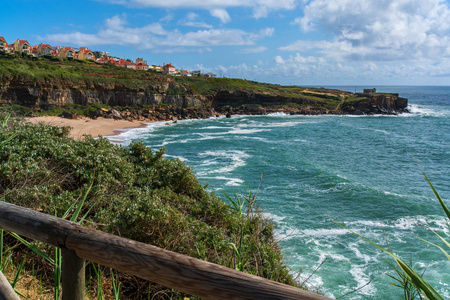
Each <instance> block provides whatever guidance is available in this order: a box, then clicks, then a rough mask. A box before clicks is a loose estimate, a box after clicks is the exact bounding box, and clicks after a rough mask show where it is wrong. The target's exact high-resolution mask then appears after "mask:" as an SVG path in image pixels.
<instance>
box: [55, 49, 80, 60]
mask: <svg viewBox="0 0 450 300" xmlns="http://www.w3.org/2000/svg"><path fill="white" fill-rule="evenodd" d="M59 57H63V58H77V57H76V54H75V50H73V48H72V47H62V48H61V49H59Z"/></svg>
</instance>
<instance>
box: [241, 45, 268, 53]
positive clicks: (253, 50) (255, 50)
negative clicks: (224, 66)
mask: <svg viewBox="0 0 450 300" xmlns="http://www.w3.org/2000/svg"><path fill="white" fill-rule="evenodd" d="M265 51H267V47H264V46H259V47H253V48H245V49H242V50H241V51H240V53H243V54H252V53H261V52H265Z"/></svg>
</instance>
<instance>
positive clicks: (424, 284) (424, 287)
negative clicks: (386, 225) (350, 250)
mask: <svg viewBox="0 0 450 300" xmlns="http://www.w3.org/2000/svg"><path fill="white" fill-rule="evenodd" d="M423 175H424V176H425V179H426V180H427V182H428V184H429V185H430V187H431V189H432V190H433V192H434V195H435V196H436V198H437V200H438V202H439V205H440V206H441V207H442V209H443V211H444V216H445V218H446V219H448V221H450V209H448V207H447V206H446V204H445V202H444V201H443V200H442V198H441V196H440V195H439V194H438V192H437V191H436V189H435V188H434V186H433V185H432V184H431V182H430V180H429V179H428V177H427V176H426V175H425V173H424V174H423ZM333 222H334V223H336V224H337V225H339V226H341V227H343V228H345V229H347V230H349V231H350V232H352V233H353V234H355V235H357V236H358V237H360V238H361V239H363V240H365V241H366V242H368V243H370V244H371V245H373V246H374V247H376V248H378V249H379V250H380V251H382V252H384V253H386V254H387V255H389V256H390V257H391V258H393V259H394V261H395V264H397V267H396V266H395V265H394V264H391V263H389V262H387V263H388V264H389V266H390V267H391V268H392V269H393V270H394V271H395V275H394V276H392V275H388V276H389V277H391V278H393V279H394V280H395V281H396V283H394V285H395V286H397V287H400V288H402V289H403V296H404V299H405V300H410V299H415V298H420V299H429V300H444V297H443V296H442V295H441V294H439V292H437V291H436V290H435V289H434V288H433V286H432V285H431V284H430V283H429V282H428V281H427V280H426V279H425V278H424V274H423V273H422V274H419V273H418V272H417V271H416V270H414V269H413V267H412V263H411V262H409V263H406V262H405V261H404V260H402V259H401V258H400V257H398V256H397V255H395V254H394V253H393V252H392V250H391V249H390V248H389V245H388V249H385V248H383V247H381V246H379V245H377V244H375V243H374V242H372V241H370V240H368V239H367V238H365V237H363V236H361V235H359V234H357V233H356V232H354V231H352V230H350V229H348V228H347V227H345V226H344V225H341V224H339V223H337V222H336V221H333ZM449 224H450V223H448V222H447V226H449ZM429 230H430V231H431V232H433V233H434V234H435V235H436V236H438V237H439V239H440V240H441V242H442V243H443V246H444V247H442V246H440V245H437V244H434V243H432V242H429V241H427V240H425V239H422V238H420V237H418V239H419V240H421V241H423V242H425V243H428V244H430V245H432V246H434V247H436V248H437V249H439V250H440V251H441V252H442V253H443V254H444V255H445V257H446V258H447V259H448V260H449V261H450V254H449V253H448V252H447V251H448V250H447V251H446V250H445V249H446V248H448V249H450V240H448V237H447V239H445V238H444V237H442V236H441V235H439V234H438V233H436V232H435V231H433V230H432V229H429ZM445 247H446V248H445Z"/></svg>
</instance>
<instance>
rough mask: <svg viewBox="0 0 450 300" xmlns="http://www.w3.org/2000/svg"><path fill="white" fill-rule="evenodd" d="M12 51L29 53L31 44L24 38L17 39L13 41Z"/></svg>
mask: <svg viewBox="0 0 450 300" xmlns="http://www.w3.org/2000/svg"><path fill="white" fill-rule="evenodd" d="M14 51H16V52H20V53H22V52H25V53H27V54H30V53H31V45H30V43H28V41H26V40H19V39H18V40H17V41H16V42H15V43H14Z"/></svg>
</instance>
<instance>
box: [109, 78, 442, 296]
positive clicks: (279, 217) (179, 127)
mask: <svg viewBox="0 0 450 300" xmlns="http://www.w3.org/2000/svg"><path fill="white" fill-rule="evenodd" d="M333 88H338V89H341V90H348V91H354V89H355V87H352V86H348V87H344V86H340V87H333ZM376 88H377V91H379V92H392V93H399V95H400V97H406V98H408V99H409V104H410V107H409V108H410V110H411V113H410V114H402V115H398V116H382V115H379V116H328V115H324V116H289V115H285V114H273V115H269V116H233V117H232V118H231V119H226V118H223V117H222V118H218V119H208V120H185V121H179V122H178V123H177V124H171V125H170V126H166V125H164V123H153V124H150V125H149V126H148V127H146V128H136V129H132V130H128V131H125V132H123V133H122V134H120V135H118V136H115V137H112V138H111V140H112V141H113V142H119V143H122V144H124V145H127V144H129V143H130V142H131V140H141V141H143V142H144V143H145V144H146V145H147V146H149V147H151V148H152V149H158V148H160V147H166V149H167V154H166V156H167V158H172V159H177V158H178V159H181V160H182V161H184V162H185V163H186V164H187V165H189V166H191V167H193V170H194V172H195V174H196V175H197V176H198V178H199V180H200V181H201V182H202V183H203V184H205V185H206V184H208V189H210V190H211V191H215V192H216V194H217V196H219V197H221V198H223V199H224V198H225V197H223V196H222V193H221V190H225V191H227V192H229V193H234V192H235V191H236V192H237V193H243V192H244V190H245V189H251V190H253V191H256V189H257V188H258V186H259V184H260V180H261V176H262V180H261V184H260V190H259V193H258V197H257V202H258V205H259V207H260V208H261V210H262V211H263V212H264V213H265V214H266V215H267V216H268V217H270V218H271V219H272V220H273V221H274V223H275V226H276V237H277V239H278V241H279V243H280V245H281V247H282V249H283V252H284V254H285V259H286V263H287V264H288V265H289V266H290V267H291V269H292V272H293V273H294V274H298V273H299V274H300V275H299V280H301V281H303V280H306V279H307V278H308V277H309V275H310V274H312V273H314V272H315V271H316V269H317V268H318V267H319V266H320V268H319V269H318V270H317V271H316V272H315V273H314V275H313V276H311V278H310V279H309V280H308V282H307V284H308V286H310V287H312V288H316V287H320V290H321V291H322V292H323V293H324V294H325V295H327V296H330V297H338V296H340V295H342V294H345V293H347V292H349V291H351V290H353V289H356V288H357V287H359V286H362V285H364V284H366V283H367V282H369V281H370V284H368V285H367V286H366V287H364V288H362V289H360V290H358V291H356V292H354V293H352V294H350V295H348V296H346V297H345V298H343V299H399V298H400V297H401V295H402V290H401V289H399V288H397V287H394V286H392V285H391V284H390V283H392V282H393V281H392V279H390V278H389V277H388V276H387V275H386V274H385V273H388V274H391V275H393V272H392V270H391V269H390V267H389V266H388V265H387V264H386V263H385V262H384V261H383V260H384V259H387V257H386V255H385V254H383V253H381V252H380V251H378V250H377V249H375V248H374V247H373V246H371V245H369V244H368V243H366V242H364V241H363V240H361V239H360V238H358V237H357V236H355V235H353V234H352V233H350V232H349V231H347V230H345V229H343V228H341V227H339V226H337V225H336V224H334V223H333V222H332V221H331V220H336V221H337V222H339V223H341V224H343V225H345V226H347V227H348V228H351V229H353V230H355V231H356V232H358V233H359V234H361V235H363V236H365V237H367V238H369V239H371V240H372V241H374V242H376V243H379V244H380V245H384V246H387V244H388V246H389V247H390V248H391V249H392V251H393V252H394V253H396V254H397V255H400V256H401V257H403V258H404V259H405V260H407V261H409V260H410V259H411V260H412V264H413V265H414V267H415V268H416V269H418V270H422V271H423V270H425V278H427V279H428V280H429V281H430V282H431V283H432V284H433V285H434V286H435V287H436V288H437V289H438V290H439V291H440V292H441V293H443V295H444V296H445V297H450V288H449V284H450V263H449V262H448V260H446V258H445V256H444V255H443V254H442V253H441V252H440V251H439V250H438V249H436V248H435V247H433V246H431V245H429V244H426V243H424V242H422V241H420V240H418V239H417V236H420V237H422V238H425V239H427V240H430V241H433V242H438V240H437V238H436V237H435V236H434V235H433V233H431V232H430V231H429V230H428V229H427V228H431V229H433V230H435V231H436V232H438V233H440V234H442V235H444V236H447V237H448V234H449V232H448V226H447V223H446V221H445V219H444V217H443V214H442V211H441V209H440V208H439V206H438V203H437V201H436V199H435V197H434V195H433V192H432V190H431V188H430V187H429V186H428V184H427V183H426V181H425V180H424V177H423V175H422V170H423V171H424V172H425V173H426V174H427V176H428V177H429V178H430V180H431V181H432V183H433V185H434V186H435V188H436V189H437V190H438V192H439V193H440V194H441V196H442V197H443V198H444V199H448V195H449V193H450V184H449V182H450V172H449V166H450V87H430V86H425V87H416V86H414V87H408V86H399V87H394V86H383V87H382V86H380V87H377V86H376ZM357 89H358V90H362V87H357ZM322 263H323V264H322Z"/></svg>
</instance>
